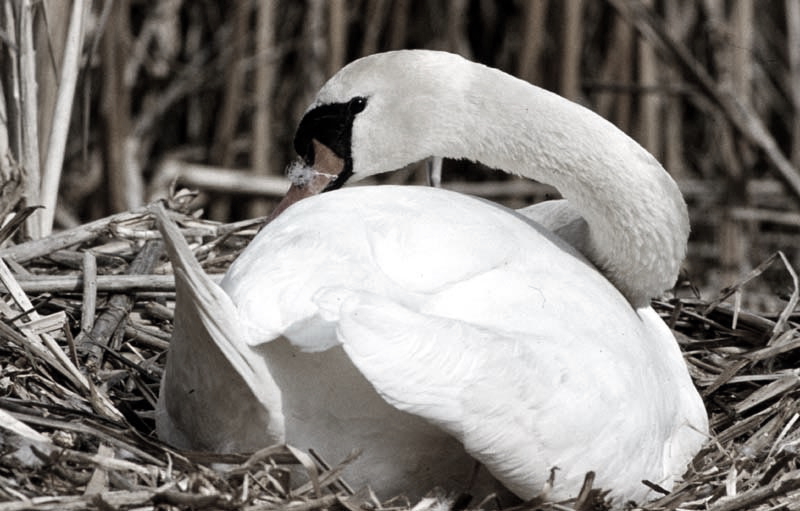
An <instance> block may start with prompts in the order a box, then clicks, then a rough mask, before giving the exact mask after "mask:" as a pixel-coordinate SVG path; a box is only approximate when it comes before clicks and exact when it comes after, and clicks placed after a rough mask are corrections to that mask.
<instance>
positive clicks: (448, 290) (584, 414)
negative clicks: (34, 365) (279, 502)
mask: <svg viewBox="0 0 800 511" xmlns="http://www.w3.org/2000/svg"><path fill="white" fill-rule="evenodd" d="M344 204H346V205H347V207H343V205H344ZM388 205H390V206H388ZM399 219H402V221H399ZM264 254H269V255H270V257H265V256H264ZM309 268H311V269H313V271H309ZM222 285H223V287H224V288H225V289H226V291H227V292H228V293H229V294H230V296H231V298H232V300H233V301H234V302H235V303H236V304H237V306H238V309H239V312H240V317H241V318H242V327H243V328H244V329H245V330H246V331H247V332H248V338H249V339H251V340H258V339H261V340H262V341H266V340H268V339H271V338H273V337H274V336H275V335H276V334H275V333H276V332H283V334H284V335H286V336H287V337H288V339H289V341H290V342H291V343H292V345H293V346H295V347H296V348H299V349H300V350H302V351H320V350H324V349H328V348H329V347H330V346H331V345H332V343H341V344H342V347H343V348H344V352H345V353H346V354H347V356H348V357H349V360H350V361H351V362H352V364H354V366H355V367H356V368H357V369H358V370H359V371H360V372H361V374H363V375H364V376H365V377H366V380H367V381H368V382H369V383H370V384H371V385H372V386H373V387H374V388H375V390H376V391H377V392H378V394H379V395H380V396H381V397H382V398H383V399H384V400H386V401H387V402H388V403H389V404H391V405H392V406H394V407H396V408H397V409H399V410H402V411H404V412H408V413H409V414H413V415H416V416H419V417H424V418H425V419H427V420H428V421H429V422H431V423H432V424H434V425H436V426H438V427H439V428H442V429H443V430H444V431H446V432H447V433H449V434H450V435H452V436H454V437H455V438H457V439H458V440H459V441H461V442H463V444H464V445H465V447H466V450H467V451H468V452H469V453H470V454H471V455H473V456H474V457H475V458H476V459H478V460H479V461H481V462H482V463H483V464H484V465H485V466H486V467H487V468H488V469H489V470H490V471H491V472H492V474H493V475H494V476H495V477H497V478H498V479H499V480H500V481H502V482H503V484H505V485H506V486H507V487H508V488H509V489H511V490H512V491H514V492H515V493H516V494H517V495H519V496H521V497H523V498H530V497H533V496H534V495H536V494H538V492H539V491H540V490H541V489H542V488H543V487H544V485H545V482H546V480H547V477H548V476H549V473H550V469H551V468H553V467H556V466H557V467H559V468H560V470H559V471H558V472H557V474H556V480H555V486H554V488H553V490H552V493H551V495H552V496H555V497H558V498H565V497H567V496H575V495H576V494H577V491H578V490H579V489H580V486H581V484H582V483H583V479H584V476H585V474H586V472H587V471H589V470H594V471H596V472H597V479H596V484H598V485H600V486H601V487H604V488H613V489H614V495H618V496H624V498H626V499H638V500H641V499H644V498H646V497H647V495H648V492H649V490H648V488H647V487H646V486H644V485H642V484H641V482H640V481H641V480H642V479H648V480H651V481H653V482H657V483H659V484H662V485H663V486H666V487H670V486H671V485H672V481H673V479H674V478H675V477H677V476H679V475H680V474H681V473H682V472H683V470H684V469H685V468H686V464H687V462H688V461H689V459H690V458H691V456H692V455H693V454H694V452H696V450H697V449H699V447H700V445H701V444H702V443H703V442H704V440H705V436H704V435H703V434H702V432H703V431H705V430H706V429H707V421H706V415H705V410H704V407H703V404H702V402H701V400H700V398H699V396H698V394H697V392H696V391H695V390H694V387H693V386H692V382H691V380H690V379H689V375H688V372H687V370H686V367H685V365H684V362H683V359H682V357H681V354H680V351H679V349H678V346H677V344H676V343H675V340H674V338H673V337H672V334H671V333H670V331H669V329H667V327H666V325H664V323H663V322H662V321H661V320H660V318H658V316H657V315H656V313H655V312H654V311H653V310H652V309H651V308H649V307H644V308H639V309H634V308H632V307H631V305H630V304H629V303H628V302H627V301H626V300H625V298H624V297H623V296H622V295H621V294H620V293H619V292H618V291H617V290H616V289H614V287H613V286H612V285H611V284H610V283H609V281H608V280H607V279H605V278H604V277H603V276H602V275H601V274H600V273H599V272H597V270H596V269H595V268H594V266H593V265H592V264H591V263H589V262H588V261H587V260H586V259H584V258H583V257H582V256H581V255H579V254H578V253H577V252H576V251H575V250H574V249H572V247H570V246H568V245H566V243H564V242H563V241H562V240H560V239H558V238H557V237H555V236H554V235H552V234H551V233H549V232H548V231H546V230H544V229H542V228H541V226H538V225H536V224H533V223H531V222H530V221H528V220H527V219H525V218H524V217H522V216H520V215H517V214H515V213H514V212H511V211H509V210H504V209H503V208H500V207H498V206H495V205H491V204H489V203H486V202H484V201H481V200H477V199H473V198H470V197H466V196H463V195H459V194H455V193H452V192H447V191H444V190H437V189H432V188H415V187H390V186H384V187H377V188H375V187H362V188H354V189H345V190H340V191H337V192H331V193H328V194H323V195H321V196H317V197H312V198H309V199H306V200H304V201H302V202H300V203H298V204H296V205H295V206H293V207H291V208H289V209H288V210H287V211H286V212H285V213H284V214H283V215H282V216H280V217H278V219H276V220H275V221H274V222H273V223H272V224H270V225H269V226H267V227H266V228H265V230H264V231H262V233H260V234H259V236H258V237H257V238H256V239H255V240H254V241H253V243H252V244H251V245H250V246H249V247H248V249H247V250H246V251H245V252H244V253H243V254H242V256H241V257H240V258H239V259H238V260H237V261H236V262H235V263H234V265H233V266H232V267H231V269H230V271H229V272H228V274H227V275H226V278H225V280H224V281H223V284H222ZM315 343H316V344H315ZM275 365H276V364H275V363H274V362H273V369H275V370H276V371H277V372H278V373H280V374H283V375H284V376H282V377H278V380H279V386H281V387H282V388H283V389H284V397H285V396H286V395H287V393H289V394H295V393H296V390H295V389H294V388H293V386H292V385H291V380H292V379H299V378H303V377H308V375H305V376H301V375H298V374H294V375H286V374H285V373H286V371H285V370H284V369H281V368H275V367H274V366H275ZM337 370H338V369H337V365H335V364H331V365H329V366H323V365H321V366H320V367H319V372H318V373H316V374H315V375H314V377H315V378H316V381H318V382H325V381H326V379H327V378H328V377H329V375H330V373H331V372H336V371H337ZM281 379H285V384H286V385H285V386H284V385H281V384H280V380H281ZM300 393H303V394H305V390H303V391H300ZM298 399H306V400H309V402H308V403H307V405H308V406H309V409H308V410H306V411H305V413H304V414H303V415H304V416H305V414H308V415H309V416H314V415H317V414H318V415H320V416H326V415H329V414H334V415H335V414H336V413H337V410H336V406H337V405H335V404H333V403H331V404H327V403H328V400H327V399H318V398H312V397H310V393H309V394H305V396H304V397H301V396H298ZM310 401H313V403H312V402H310ZM290 413H291V412H290ZM291 420H292V419H291V418H289V417H287V421H291ZM376 427H380V426H378V425H376ZM317 434H319V435H321V436H324V433H323V432H318V433H317ZM349 434H350V435H352V436H353V437H355V436H357V435H359V434H360V432H359V431H358V429H354V430H352V431H351V432H350V433H349ZM287 435H288V441H289V442H292V428H291V427H290V426H289V424H288V423H287ZM302 441H304V442H313V439H312V438H303V439H302ZM352 441H355V442H357V439H356V438H352ZM365 448H367V449H368V448H369V447H365Z"/></svg>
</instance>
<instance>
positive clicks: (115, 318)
mask: <svg viewBox="0 0 800 511" xmlns="http://www.w3.org/2000/svg"><path fill="white" fill-rule="evenodd" d="M186 203H187V202H186V201H185V200H182V199H181V198H180V197H179V198H178V200H177V202H175V203H174V204H173V207H174V209H175V211H172V212H171V214H172V215H173V218H175V220H176V221H177V222H178V223H179V225H180V226H181V228H182V230H183V233H184V235H185V236H186V238H187V239H188V240H189V241H190V242H191V243H192V245H193V248H194V249H195V253H196V255H197V257H198V259H199V260H200V261H201V264H202V265H203V266H204V268H205V269H206V271H207V272H208V273H210V274H220V275H221V274H222V273H224V271H225V269H226V268H227V266H228V265H229V264H230V262H231V261H232V260H233V259H234V258H235V257H236V255H237V254H238V253H239V252H240V251H241V250H242V249H243V248H244V246H246V244H247V242H248V241H249V240H250V239H251V238H252V236H254V234H255V232H256V231H257V229H258V226H259V220H254V221H249V222H239V223H234V224H218V223H214V222H210V221H205V220H201V219H199V218H198V216H197V214H189V211H188V210H187V209H186ZM2 235H3V233H0V237H2ZM0 241H2V240H0ZM0 256H1V257H2V258H3V259H2V261H0V281H2V284H3V287H2V288H0V295H2V297H3V300H2V301H0V317H2V321H0V341H2V342H0V363H2V377H0V391H1V394H2V397H0V439H2V442H0V449H1V451H0V511H5V510H17V509H41V510H49V509H53V510H55V509H59V510H63V509H242V510H257V509H292V510H297V511H303V510H306V509H308V510H311V509H320V508H331V507H340V508H342V507H343V508H347V509H352V510H355V509H362V510H363V509H378V508H383V509H387V508H393V507H396V508H400V509H406V508H410V504H412V503H409V502H407V501H405V500H403V499H402V498H401V499H397V500H394V501H390V502H379V501H378V499H377V498H375V496H374V495H373V494H372V493H371V492H370V491H369V490H368V489H365V490H360V491H358V492H353V491H352V490H351V489H350V488H349V487H348V486H347V485H346V482H344V481H341V480H340V479H339V473H340V470H341V468H342V466H343V464H346V463H347V462H348V461H349V460H328V461H331V462H333V463H334V465H333V466H331V465H329V464H328V463H326V462H325V461H324V460H319V459H316V458H314V456H313V452H310V453H305V452H301V451H299V450H297V449H294V448H292V447H288V446H273V447H269V448H266V449H264V450H262V451H259V452H256V453H249V454H242V455H224V456H223V455H209V454H206V453H190V452H180V451H177V450H175V449H173V448H171V447H169V446H166V445H164V444H162V443H161V442H159V441H158V440H157V438H156V435H155V433H154V421H153V410H154V407H155V402H156V396H157V395H158V385H159V381H160V377H161V373H162V370H163V363H164V360H165V357H164V355H165V353H166V350H167V348H168V341H169V338H170V330H171V320H172V307H173V305H174V282H173V279H172V276H171V275H170V273H171V269H170V266H169V264H168V263H167V262H166V260H165V258H164V254H163V247H162V243H161V241H160V236H159V234H158V232H157V231H156V230H155V227H154V223H153V219H152V218H151V217H150V216H149V214H148V213H147V212H146V210H144V209H143V210H138V211H132V212H127V213H122V214H118V215H114V216H111V217H108V218H105V219H102V220H98V221H95V222H92V223H89V224H85V225H82V226H80V227H78V228H75V229H71V230H69V231H65V232H62V233H59V234H55V235H52V236H50V237H47V238H44V239H41V240H36V241H31V242H27V243H23V244H19V245H14V246H9V247H7V248H4V249H2V250H0ZM781 264H783V266H784V267H785V270H786V271H787V272H788V274H789V275H790V276H791V278H792V280H793V282H794V284H795V286H794V291H793V292H792V293H791V295H790V296H788V297H779V298H781V300H783V301H784V302H785V306H784V307H783V308H782V310H779V311H777V312H776V313H775V314H753V313H748V312H746V311H744V310H741V307H739V306H738V305H737V304H738V303H740V298H741V296H742V295H743V294H745V293H746V292H747V291H746V290H747V288H746V286H745V284H746V283H747V282H749V281H751V280H754V279H758V278H759V276H760V274H761V272H763V271H764V269H765V268H767V267H768V266H770V265H781ZM797 301H798V286H797V277H796V275H795V274H794V272H793V270H792V268H791V267H790V266H789V265H788V263H786V260H785V258H784V257H783V256H782V254H776V255H775V256H773V257H772V258H770V259H769V260H768V261H765V263H764V264H763V265H762V266H760V267H759V268H757V269H756V270H755V271H754V272H752V273H751V274H750V275H748V276H746V277H745V279H744V280H743V281H742V282H741V283H740V284H739V285H737V286H734V287H732V288H730V289H727V290H725V291H724V292H722V293H721V294H720V297H719V298H718V299H716V300H714V301H713V302H707V301H703V300H700V299H698V298H696V297H690V298H682V299H678V298H673V299H669V300H663V301H656V302H654V306H655V308H656V310H657V311H658V312H659V313H660V314H661V316H662V317H663V318H664V319H665V320H666V321H667V323H668V324H669V325H670V326H671V327H672V328H673V330H674V332H675V335H676V337H677V339H678V342H679V344H680V345H681V349H682V350H683V352H684V355H685V357H686V360H687V362H688V364H689V367H690V370H691V373H692V376H693V378H694V380H695V383H696V384H697V386H698V388H699V389H700V391H701V393H702V395H703V398H704V400H705V402H706V406H707V408H708V411H709V414H710V420H711V428H712V432H713V434H712V436H711V437H710V438H709V440H708V442H707V444H706V446H705V448H704V449H703V450H702V451H701V452H700V453H699V454H698V455H697V456H696V458H695V459H694V461H693V463H692V464H691V466H690V468H689V470H688V472H687V474H686V476H685V480H684V482H683V483H681V484H679V485H677V486H676V488H675V489H674V490H673V491H672V492H670V493H666V492H665V493H666V494H665V495H664V497H663V498H661V499H659V500H657V501H654V502H649V503H646V505H643V506H642V507H641V509H648V510H657V509H710V510H714V511H734V510H739V509H748V510H750V509H764V510H766V509H777V508H780V509H800V502H798V501H800V499H797V498H796V497H797V495H798V492H800V468H798V467H797V450H798V444H800V429H799V428H798V425H797V421H798V417H800V404H798V397H800V375H799V374H798V370H797V369H796V367H797V365H798V364H797V362H796V361H797V356H796V353H797V348H799V347H800V335H798V331H797V324H796V323H795V320H796V317H795V316H793V311H794V309H795V306H796V304H797ZM297 466H300V467H301V470H300V471H298V470H297ZM293 467H294V469H295V470H293V471H292V470H291V469H292V468H293ZM290 471H291V472H292V473H293V474H295V476H294V477H290ZM298 472H300V473H301V474H303V473H304V474H305V475H306V477H305V478H300V479H298V477H296V474H297V473H298ZM584 489H585V490H587V491H584V492H582V496H581V497H580V498H579V499H578V500H577V501H573V502H566V503H547V502H544V501H537V502H527V503H522V504H520V505H519V506H517V507H516V508H515V509H520V510H521V509H531V510H532V509H580V510H587V509H602V508H603V507H604V506H605V504H604V503H603V492H602V491H601V490H602V489H592V488H591V476H589V477H587V485H586V487H585V488H584ZM426 490H427V489H423V491H426ZM483 497H484V496H476V498H475V499H473V500H472V501H471V502H467V501H466V500H459V501H456V504H455V505H456V507H461V508H464V507H472V508H476V507H480V508H483V509H494V508H496V507H497V502H496V500H494V499H492V498H491V496H489V497H488V498H485V499H483V500H481V498H483ZM432 503H433V504H432ZM435 503H436V501H428V502H422V503H420V504H418V505H417V508H416V509H419V508H420V506H426V505H434V506H435V505H436V504H435ZM631 506H633V504H631Z"/></svg>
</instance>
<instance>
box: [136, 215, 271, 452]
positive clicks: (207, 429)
mask: <svg viewBox="0 0 800 511" xmlns="http://www.w3.org/2000/svg"><path fill="white" fill-rule="evenodd" d="M152 211H153V213H154V214H155V215H156V218H157V220H158V227H159V229H160V231H161V233H162V236H163V238H164V242H165V246H166V248H167V252H168V254H169V257H170V260H171V262H172V265H173V268H174V272H175V284H176V305H175V321H174V331H173V335H172V340H171V342H170V350H169V353H168V355H167V363H166V369H165V373H164V378H163V380H162V383H161V389H160V393H159V400H158V405H157V410H156V421H157V429H158V434H159V437H161V438H162V439H164V440H166V441H168V442H170V443H172V444H173V445H176V446H178V447H183V448H190V449H198V450H199V449H205V450H212V451H218V452H230V451H243V450H253V449H257V448H260V447H263V446H264V445H270V444H273V443H276V442H281V441H283V416H282V412H281V393H280V390H279V389H278V387H277V385H276V384H275V382H274V381H273V379H272V377H271V376H270V372H269V370H268V368H267V366H266V363H265V361H264V359H263V357H260V356H255V355H254V353H253V350H252V348H251V347H250V346H249V345H247V344H246V343H245V342H244V339H245V336H244V333H243V332H242V329H241V328H240V326H239V324H240V322H239V321H238V311H237V309H236V307H235V306H234V304H233V303H232V302H231V300H230V298H229V297H228V295H227V294H226V293H225V292H224V291H223V290H222V289H221V288H220V287H219V286H218V285H217V284H216V283H214V282H213V281H212V280H211V279H210V278H209V276H208V275H207V274H206V273H205V272H204V271H203V269H202V268H201V267H200V265H199V264H198V262H197V260H196V259H195V258H194V255H193V254H192V252H191V250H190V249H189V246H188V245H187V244H186V241H185V240H184V238H183V236H182V235H181V233H180V231H179V230H178V228H177V226H176V225H175V223H174V222H173V221H172V220H171V219H170V218H169V217H168V216H167V213H166V211H165V210H164V208H163V206H161V205H160V204H159V205H156V206H154V207H153V208H152ZM209 370H212V371H213V373H212V374H209ZM220 382H224V383H223V384H220ZM210 404H211V405H212V406H209V405H210Z"/></svg>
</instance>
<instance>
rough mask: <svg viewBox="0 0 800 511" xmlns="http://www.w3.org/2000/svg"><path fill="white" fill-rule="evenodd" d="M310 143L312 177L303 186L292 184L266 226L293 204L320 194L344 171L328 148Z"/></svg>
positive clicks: (342, 162)
mask: <svg viewBox="0 0 800 511" xmlns="http://www.w3.org/2000/svg"><path fill="white" fill-rule="evenodd" d="M311 143H312V144H313V147H314V164H313V165H312V166H311V169H312V171H313V176H312V177H311V179H310V180H309V181H307V182H304V183H303V184H294V183H293V184H292V186H290V187H289V190H288V191H287V192H286V195H284V196H283V199H282V200H281V201H280V203H278V205H277V206H276V207H275V209H274V210H272V213H270V215H269V217H267V221H266V223H267V224H268V223H270V222H271V221H273V220H274V219H275V218H277V216H278V215H280V214H281V213H283V211H284V210H285V209H286V208H288V207H289V206H291V205H292V204H294V203H295V202H297V201H299V200H301V199H305V198H306V197H310V196H312V195H317V194H319V193H321V192H322V191H323V190H325V188H326V187H327V186H328V185H329V184H330V183H331V182H333V181H334V180H335V179H336V178H337V177H338V176H339V174H341V173H342V171H343V170H344V160H343V159H342V158H340V157H339V156H337V155H336V153H334V152H333V151H331V150H330V148H328V146H326V145H325V144H322V143H320V142H318V141H317V140H316V139H314V140H312V141H311Z"/></svg>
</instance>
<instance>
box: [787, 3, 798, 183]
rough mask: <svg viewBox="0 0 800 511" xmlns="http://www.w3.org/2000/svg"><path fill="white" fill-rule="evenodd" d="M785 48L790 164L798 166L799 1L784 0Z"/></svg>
mask: <svg viewBox="0 0 800 511" xmlns="http://www.w3.org/2000/svg"><path fill="white" fill-rule="evenodd" d="M784 5H785V8H786V50H787V52H788V54H789V90H790V91H791V101H792V107H793V108H794V112H793V114H794V115H792V164H794V166H795V167H798V168H800V3H798V2H794V1H792V0H786V2H785V4H784Z"/></svg>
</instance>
